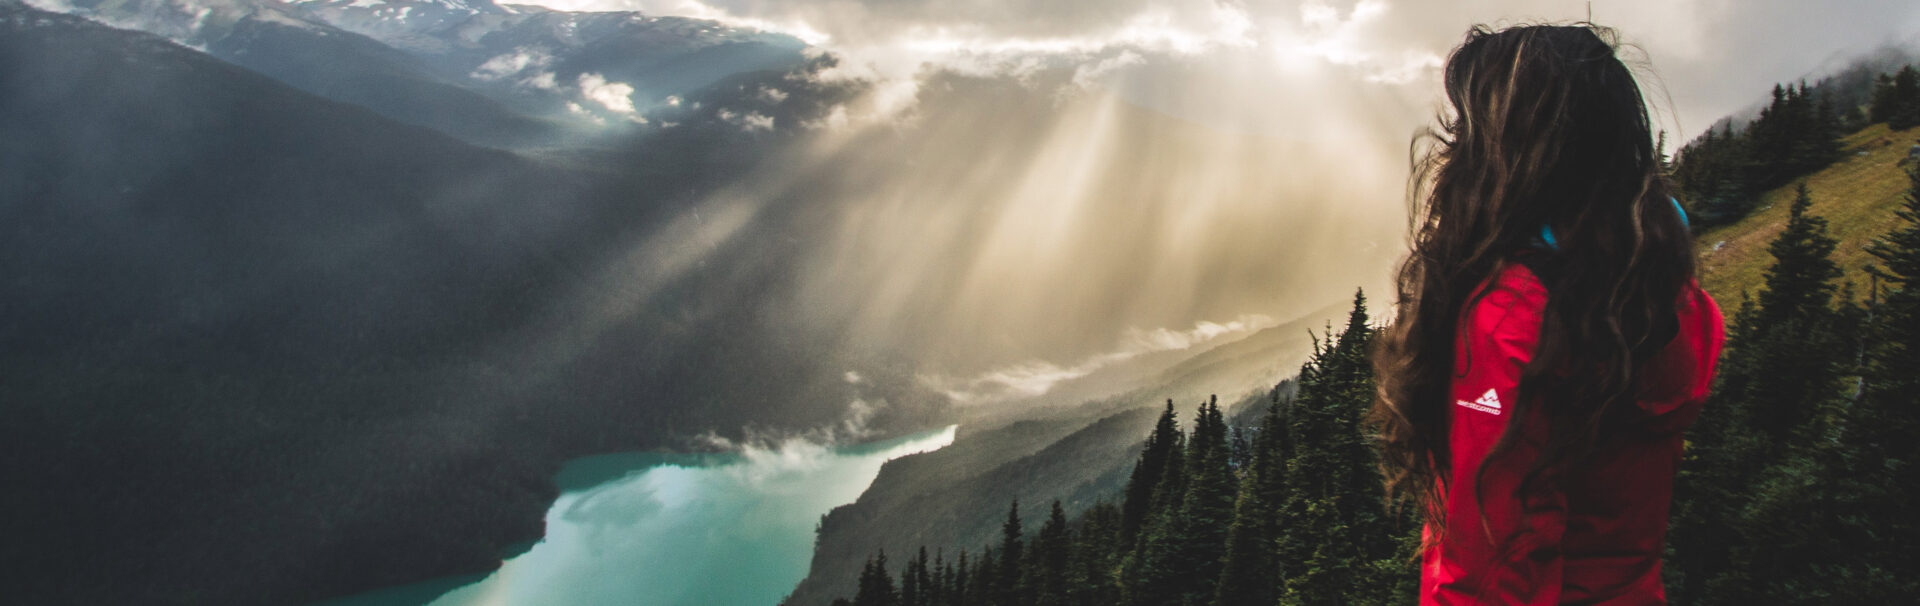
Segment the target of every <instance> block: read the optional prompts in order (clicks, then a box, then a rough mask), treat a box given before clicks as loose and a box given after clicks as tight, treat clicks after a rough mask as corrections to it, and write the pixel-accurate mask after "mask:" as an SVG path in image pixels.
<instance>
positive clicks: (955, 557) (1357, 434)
mask: <svg viewBox="0 0 1920 606" xmlns="http://www.w3.org/2000/svg"><path fill="white" fill-rule="evenodd" d="M1372 334H1373V329H1372V328H1371V327H1369V326H1368V324H1367V313H1366V307H1365V300H1364V299H1363V298H1361V297H1359V296H1356V297H1355V300H1354V306H1353V309H1352V312H1351V314H1350V315H1349V319H1348V322H1347V324H1346V326H1345V329H1344V330H1342V331H1341V332H1340V333H1339V334H1338V335H1337V336H1334V335H1328V337H1327V339H1326V340H1325V341H1323V342H1321V343H1319V344H1317V345H1316V346H1315V348H1314V354H1313V356H1312V359H1311V360H1310V361H1309V362H1308V363H1307V364H1306V365H1305V366H1303V367H1302V368H1301V369H1300V375H1299V377H1298V386H1297V395H1295V396H1293V397H1287V398H1282V397H1281V393H1282V389H1281V388H1278V387H1276V388H1275V390H1274V391H1273V392H1272V393H1271V394H1270V396H1269V397H1268V398H1266V404H1265V406H1264V410H1265V412H1264V414H1262V415H1260V416H1259V417H1258V421H1257V424H1255V425H1254V426H1251V427H1240V428H1231V427H1229V426H1228V424H1227V421H1226V416H1225V415H1224V413H1222V411H1221V408H1220V406H1219V404H1218V402H1217V400H1208V401H1206V402H1203V403H1202V404H1201V405H1200V406H1199V408H1198V409H1197V410H1196V411H1195V412H1194V415H1193V420H1192V421H1191V422H1190V423H1188V426H1189V429H1188V430H1187V431H1185V432H1183V431H1181V429H1180V423H1179V421H1178V416H1179V414H1178V412H1177V411H1176V410H1175V407H1174V404H1173V402H1172V401H1169V402H1168V403H1167V406H1166V408H1165V409H1164V410H1162V411H1161V413H1160V416H1159V419H1158V420H1157V421H1156V423H1155V425H1154V427H1153V430H1152V431H1151V433H1150V434H1149V435H1148V437H1147V441H1146V443H1145V444H1144V445H1143V446H1142V447H1141V448H1140V450H1139V451H1138V455H1137V457H1136V459H1135V461H1134V464H1133V469H1132V472H1131V474H1130V476H1129V477H1128V479H1127V482H1126V484H1125V486H1124V487H1123V488H1122V489H1120V490H1119V491H1117V493H1116V495H1115V497H1114V498H1115V500H1114V501H1109V502H1102V503H1098V504H1095V505H1093V506H1091V507H1089V508H1087V509H1085V511H1084V512H1082V513H1081V514H1080V515H1078V516H1076V517H1074V518H1073V519H1068V518H1067V516H1065V515H1064V513H1063V509H1062V507H1061V505H1060V503H1059V502H1058V501H1055V502H1053V503H1051V505H1050V507H1049V508H1048V509H1047V510H1045V511H1046V512H1047V513H1046V514H1045V517H1044V518H1042V521H1041V522H1039V523H1038V524H1037V525H1035V524H1032V523H1030V522H1028V521H1025V520H1023V518H1022V517H1021V509H1020V506H1019V503H1018V502H1017V501H1016V502H1015V503H1014V504H1013V505H1012V507H1011V508H1010V509H1009V510H1008V511H1007V514H1006V516H1005V518H1004V522H1002V524H1001V531H1000V533H999V537H998V540H997V541H993V542H991V543H990V544H986V545H979V546H934V547H933V548H932V549H933V551H932V552H931V553H933V557H932V559H929V557H928V556H927V553H928V552H927V549H926V548H922V549H919V550H918V551H916V552H914V553H910V554H896V556H895V559H894V560H891V561H902V560H901V558H902V557H904V561H903V563H902V564H900V565H899V566H898V568H894V567H893V564H890V560H889V559H888V558H887V557H886V554H884V553H878V554H874V555H873V556H872V557H870V558H869V559H868V561H867V565H866V567H865V569H864V570H863V571H862V572H861V574H860V578H859V580H858V583H857V590H856V593H855V595H853V596H849V597H848V598H845V599H843V600H841V601H837V602H836V604H839V603H847V604H853V605H856V606H896V605H897V606H926V605H974V604H980V605H1009V606H1012V605H1027V604H1036V605H1037V604H1046V605H1058V604H1087V605H1095V604H1102V605H1104V604H1135V605H1142V606H1146V605H1159V604H1234V605H1237V604H1272V603H1282V604H1337V603H1383V602H1405V601H1408V600H1410V599H1411V598H1412V596H1413V591H1414V589H1415V587H1416V581H1415V576H1414V567H1413V562H1412V559H1411V558H1412V556H1413V554H1414V549H1415V548H1416V546H1417V542H1418V537H1417V528H1418V524H1417V520H1415V519H1412V518H1410V517H1408V516H1407V515H1405V513H1404V512H1393V511H1389V510H1388V508H1387V507H1386V504H1385V502H1384V500H1383V499H1382V498H1381V495H1382V486H1381V480H1380V475H1379V472H1378V470H1377V469H1376V465H1377V462H1376V459H1375V456H1374V454H1373V451H1372V447H1371V445H1370V443H1369V440H1368V438H1367V431H1366V428H1365V427H1364V426H1363V423H1362V419H1363V417H1364V416H1365V413H1366V409H1367V407H1368V406H1369V404H1370V403H1371V398H1372V394H1373V388H1372V371H1371V365H1370V363H1369V361H1368V351H1369V344H1370V342H1371V339H1372ZM1236 436H1239V437H1241V438H1243V439H1235V437H1236ZM1027 511H1028V516H1030V517H1038V516H1035V515H1034V513H1033V510H1032V509H1028V510H1027ZM896 571H897V575H898V576H897V579H896V576H895V575H896Z"/></svg>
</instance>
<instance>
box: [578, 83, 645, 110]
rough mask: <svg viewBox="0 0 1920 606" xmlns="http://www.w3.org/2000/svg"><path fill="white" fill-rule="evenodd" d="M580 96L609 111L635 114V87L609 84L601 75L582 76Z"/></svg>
mask: <svg viewBox="0 0 1920 606" xmlns="http://www.w3.org/2000/svg"><path fill="white" fill-rule="evenodd" d="M580 95H581V96H582V97H586V98H587V100H589V101H593V102H594V103H598V104H600V106H601V107H605V108H607V109H608V110H611V111H615V112H619V113H622V114H632V113H634V110H633V87H632V86H630V85H627V84H623V83H620V82H608V81H607V79H606V78H604V77H601V76H600V74H594V73H585V74H580Z"/></svg>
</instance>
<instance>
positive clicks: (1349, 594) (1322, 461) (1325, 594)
mask: <svg viewBox="0 0 1920 606" xmlns="http://www.w3.org/2000/svg"><path fill="white" fill-rule="evenodd" d="M1372 335H1373V331H1372V329H1371V328H1370V327H1369V326H1368V325H1367V311H1366V296H1365V295H1364V293H1355V294H1354V303H1353V311H1352V312H1351V313H1349V314H1348V318H1347V326H1346V328H1345V330H1343V331H1341V333H1340V335H1339V337H1338V338H1337V339H1336V338H1334V337H1333V336H1332V335H1329V336H1328V338H1327V339H1326V340H1325V341H1324V342H1322V343H1317V344H1316V346H1315V352H1314V355H1313V357H1312V359H1311V360H1309V361H1308V362H1307V364H1306V365H1305V366H1303V367H1301V369H1300V393H1299V397H1298V398H1297V399H1296V400H1295V402H1294V405H1293V407H1292V408H1291V409H1290V410H1289V414H1288V420H1289V427H1288V433H1290V434H1291V435H1292V436H1293V439H1294V441H1295V443H1294V455H1293V458H1292V460H1290V461H1289V462H1288V466H1287V478H1288V480H1289V485H1288V494H1287V500H1286V502H1285V503H1284V504H1283V505H1282V509H1281V511H1282V516H1283V519H1284V520H1285V521H1286V522H1285V523H1286V526H1285V527H1283V528H1282V529H1281V532H1280V540H1279V542H1278V549H1277V552H1278V554H1279V558H1280V562H1281V571H1282V574H1281V576H1282V578H1283V579H1284V581H1283V586H1282V588H1281V602H1282V603H1287V604H1335V603H1347V602H1353V601H1356V598H1359V597H1361V596H1365V595H1372V594H1373V593H1375V592H1376V591H1378V588H1379V587H1380V586H1381V585H1382V584H1386V585H1392V584H1393V583H1392V582H1391V580H1390V579H1381V578H1377V577H1375V575H1374V573H1375V571H1376V570H1378V569H1379V567H1378V566H1376V562H1377V561H1379V560H1381V559H1384V558H1387V557H1390V556H1391V555H1392V554H1393V553H1394V551H1395V548H1396V547H1397V546H1398V544H1397V542H1396V541H1395V538H1396V535H1395V532H1394V531H1395V526H1396V525H1395V524H1394V523H1393V522H1392V520H1390V519H1389V518H1388V516H1387V513H1386V508H1385V506H1384V503H1383V501H1382V498H1381V495H1382V494H1383V490H1384V489H1383V488H1382V482H1381V478H1380V474H1379V469H1378V465H1377V464H1378V458H1377V455H1376V454H1375V453H1374V452H1373V450H1372V447H1371V445H1370V444H1368V442H1367V441H1366V440H1365V438H1364V437H1363V434H1362V426H1361V422H1362V419H1363V417H1364V416H1365V414H1366V409H1367V407H1368V406H1369V404H1370V403H1371V402H1372V398H1373V377H1372V365H1371V363H1370V361H1369V358H1368V354H1369V350H1370V347H1371V342H1372Z"/></svg>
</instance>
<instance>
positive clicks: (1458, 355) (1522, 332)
mask: <svg viewBox="0 0 1920 606" xmlns="http://www.w3.org/2000/svg"><path fill="white" fill-rule="evenodd" d="M1489 283H1490V286H1489V287H1488V288H1490V290H1489V291H1488V293H1487V294H1486V296H1485V297H1483V298H1481V299H1480V300H1479V302H1477V303H1475V304H1474V305H1472V306H1471V307H1470V308H1469V309H1467V310H1466V311H1465V313H1464V314H1463V315H1462V322H1461V330H1460V331H1459V337H1458V338H1457V339H1456V341H1455V345H1454V348H1455V349H1454V352H1455V353H1454V359H1455V360H1456V362H1455V367H1454V380H1453V389H1452V399H1453V405H1452V406H1449V407H1448V410H1449V411H1450V412H1449V416H1450V417H1451V422H1450V424H1449V432H1450V434H1451V444H1452V450H1451V453H1452V460H1451V461H1450V462H1449V465H1450V469H1451V471H1452V481H1451V483H1450V485H1447V486H1443V490H1444V492H1445V495H1446V505H1445V507H1446V511H1447V521H1448V522H1447V524H1448V529H1447V532H1446V533H1445V536H1444V538H1443V540H1441V541H1438V542H1434V541H1431V540H1430V541H1429V545H1428V547H1427V550H1426V553H1425V555H1424V561H1423V563H1422V566H1421V578H1420V603H1421V604H1423V605H1426V604H1663V603H1665V602H1666V597H1665V593H1664V591H1663V590H1662V588H1661V584H1660V555H1661V551H1662V545H1663V542H1664V541H1665V538H1666V532H1667V511H1668V507H1669V505H1670V504H1671V501H1672V499H1673V474H1674V470H1675V468H1676V467H1678V465H1679V463H1680V451H1681V433H1682V431H1683V430H1685V429H1686V427H1687V425H1689V424H1691V423H1692V422H1693V419H1694V418H1695V417H1696V416H1698V415H1699V414H1700V403H1701V401H1702V400H1704V399H1705V398H1706V396H1707V389H1708V385H1709V383H1710V382H1711V380H1712V378H1713V372H1714V363H1715V361H1716V360H1718V359H1719V357H1720V347H1721V344H1722V342H1723V340H1724V338H1725V336H1724V334H1723V327H1722V325H1721V316H1720V308H1719V307H1718V306H1717V305H1715V304H1714V302H1713V299H1712V298H1710V297H1708V296H1707V293H1706V292H1705V291H1702V290H1700V288H1699V286H1698V284H1692V285H1689V287H1688V288H1687V289H1685V290H1684V291H1683V293H1682V295H1681V298H1680V301H1679V305H1678V306H1677V307H1676V309H1675V311H1676V316H1677V319H1678V321H1679V327H1678V328H1679V330H1678V333H1677V334H1676V335H1675V336H1674V337H1673V340H1672V341H1670V342H1668V343H1667V345H1666V347H1665V348H1664V349H1662V350H1660V352H1659V353H1657V354H1655V356H1654V357H1653V358H1652V359H1650V360H1649V361H1648V362H1647V363H1646V366H1645V368H1646V369H1647V370H1648V372H1649V373H1650V374H1648V375H1645V376H1644V377H1643V378H1642V384H1641V386H1640V393H1641V394H1642V396H1641V397H1642V399H1641V400H1640V401H1639V408H1640V412H1641V413H1642V414H1644V415H1646V417H1645V419H1644V420H1645V423H1644V424H1635V427H1636V430H1635V431H1636V432H1643V433H1644V435H1636V436H1630V437H1629V438H1628V439H1619V440H1610V441H1608V442H1607V444H1608V445H1607V446H1603V450H1601V451H1600V452H1597V453H1595V454H1594V456H1593V457H1592V458H1591V459H1589V460H1590V461H1592V462H1591V463H1586V464H1582V465H1581V466H1580V467H1577V468H1575V469H1574V470H1572V471H1570V472H1568V473H1566V474H1565V475H1563V476H1561V479H1560V481H1558V482H1555V483H1553V484H1554V486H1551V487H1547V488H1545V489H1540V490H1533V491H1532V492H1531V493H1530V494H1527V495H1525V496H1524V497H1523V498H1515V497H1514V492H1513V491H1514V487H1515V486H1516V485H1517V484H1518V483H1519V481H1520V479H1521V477H1522V476H1523V475H1524V474H1525V473H1526V472H1527V470H1528V469H1529V468H1530V466H1531V465H1532V463H1533V461H1534V459H1535V458H1536V457H1537V456H1538V454H1539V452H1540V450H1541V446H1542V444H1543V443H1544V442H1545V440H1546V439H1547V437H1546V435H1545V434H1546V423H1545V420H1544V419H1543V418H1542V417H1541V415H1529V416H1530V418H1531V420H1530V422H1528V424H1527V426H1526V427H1525V428H1524V433H1522V434H1521V435H1520V439H1519V440H1518V441H1517V442H1515V443H1514V445H1513V448H1512V449H1511V450H1509V451H1507V452H1506V453H1505V455H1504V456H1502V457H1499V458H1497V459H1495V460H1494V463H1493V465H1492V466H1491V467H1488V468H1487V471H1486V475H1485V476H1484V477H1482V478H1481V484H1482V485H1481V486H1478V487H1476V486H1475V474H1476V472H1477V471H1478V470H1479V467H1480V462H1481V461H1482V460H1483V459H1484V458H1485V457H1486V454H1487V451H1488V449H1490V448H1492V447H1493V444H1494V442H1495V441H1497V440H1499V438H1500V433H1501V432H1502V431H1503V430H1505V429H1506V427H1507V422H1508V420H1509V418H1510V417H1511V415H1509V414H1506V410H1505V407H1504V406H1503V405H1502V403H1503V402H1510V401H1512V400H1513V398H1514V397H1515V395H1514V389H1515V387H1516V386H1517V385H1518V383H1519V380H1520V372H1521V369H1522V368H1523V367H1525V366H1526V364H1527V361H1528V360H1529V359H1531V358H1532V356H1533V351H1534V345H1535V343H1536V342H1537V341H1538V340H1539V331H1540V322H1541V313H1542V310H1543V309H1544V307H1545V305H1546V302H1547V290H1546V288H1545V287H1544V286H1542V285H1541V283H1540V280H1539V279H1538V278H1536V277H1534V274H1533V272H1532V271H1531V270H1529V269H1527V268H1526V266H1524V265H1521V264H1518V263H1514V264H1510V265H1509V266H1508V267H1507V268H1506V269H1505V270H1503V271H1502V272H1501V273H1500V275H1498V276H1496V277H1495V278H1494V279H1493V280H1490V281H1489ZM1546 405H1549V406H1550V405H1551V403H1548V404H1546ZM1639 428H1644V429H1639ZM1536 484H1538V483H1536ZM1475 488H1479V494H1480V496H1481V498H1480V499H1476V498H1475V497H1474V490H1475ZM1482 513H1484V514H1485V518H1484V519H1485V524H1484V525H1483V524H1482V517H1481V514H1482ZM1428 536H1429V537H1430V538H1431V536H1432V533H1431V528H1429V535H1428ZM1490 536H1491V537H1492V539H1491V540H1490V539H1489V537H1490ZM1501 537H1511V542H1510V543H1507V544H1505V545H1502V543H1501V541H1500V538H1501ZM1503 547H1504V548H1503Z"/></svg>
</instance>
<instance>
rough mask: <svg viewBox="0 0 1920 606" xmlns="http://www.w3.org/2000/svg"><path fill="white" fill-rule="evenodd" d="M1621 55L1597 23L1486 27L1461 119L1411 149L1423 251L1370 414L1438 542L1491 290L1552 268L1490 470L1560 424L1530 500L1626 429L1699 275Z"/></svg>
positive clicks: (1464, 51)
mask: <svg viewBox="0 0 1920 606" xmlns="http://www.w3.org/2000/svg"><path fill="white" fill-rule="evenodd" d="M1617 50H1618V42H1617V37H1616V35H1615V33H1614V32H1613V31H1612V30H1610V29H1607V28H1602V27H1598V26H1594V25H1591V24H1578V25H1568V26H1551V25H1532V26H1519V27H1511V28H1507V29H1502V30H1498V31H1494V30H1491V29H1488V28H1486V27H1484V26H1481V27H1475V28H1474V29H1472V30H1471V31H1469V32H1468V33H1467V37H1466V40H1465V41H1464V42H1462V43H1461V44H1460V46H1459V47H1458V48H1455V49H1454V51H1453V53H1452V55H1451V56H1450V57H1448V59H1447V62H1446V67H1445V68H1444V82H1445V86H1446V95H1447V101H1448V103H1449V105H1450V107H1449V109H1450V115H1442V116H1441V117H1440V119H1439V127H1438V128H1437V129H1434V130H1429V131H1428V132H1426V133H1424V134H1422V135H1420V136H1417V137H1415V138H1414V144H1413V154H1412V155H1413V156H1414V157H1415V158H1416V160H1415V162H1414V177H1413V180H1412V182H1411V184H1410V188H1409V191H1410V194H1409V196H1408V198H1409V205H1410V209H1409V210H1410V215H1409V216H1410V225H1409V231H1410V232H1411V238H1412V242H1411V247H1412V252H1411V254H1410V255H1409V256H1408V257H1407V259H1406V262H1405V263H1404V264H1403V265H1401V267H1400V272H1399V275H1398V278H1397V288H1398V291H1399V292H1398V295H1399V298H1398V300H1397V301H1396V303H1395V306H1394V308H1393V311H1392V314H1391V320H1390V321H1389V323H1388V324H1387V326H1386V327H1385V328H1384V329H1383V332H1382V338H1380V339H1379V340H1378V341H1377V344H1376V347H1377V349H1376V350H1375V352H1374V369H1375V374H1376V377H1377V378H1378V393H1377V394H1376V398H1375V401H1374V404H1373V411H1372V415H1371V419H1372V421H1373V423H1374V424H1375V426H1376V428H1377V429H1378V430H1379V431H1380V434H1381V439H1382V445H1381V451H1382V458H1381V462H1382V471H1383V473H1384V474H1385V479H1386V483H1387V487H1388V493H1389V495H1390V496H1391V497H1394V498H1398V499H1409V500H1411V501H1412V502H1414V503H1415V504H1417V505H1419V506H1420V508H1421V510H1422V511H1423V512H1424V513H1425V514H1426V515H1427V516H1428V520H1429V522H1431V523H1434V524H1435V525H1436V528H1437V529H1439V530H1441V531H1444V530H1445V528H1446V525H1447V520H1446V519H1445V513H1444V512H1445V508H1444V494H1445V493H1444V492H1443V490H1444V489H1443V485H1444V484H1445V483H1448V482H1451V481H1452V480H1453V478H1450V477H1449V474H1448V469H1449V464H1448V461H1449V459H1448V457H1449V453H1448V439H1447V436H1448V427H1447V419H1448V415H1447V412H1448V410H1447V408H1448V405H1449V393H1448V392H1449V388H1450V384H1451V381H1452V379H1453V378H1454V376H1453V369H1454V342H1455V339H1456V338H1457V335H1456V331H1457V330H1458V328H1459V327H1458V324H1459V320H1460V319H1461V317H1462V312H1463V310H1464V309H1466V308H1467V307H1468V306H1469V305H1471V304H1472V303H1473V302H1474V300H1475V299H1476V297H1477V296H1480V295H1481V294H1484V293H1481V292H1478V289H1477V287H1478V286H1479V285H1481V284H1483V283H1485V282H1486V281H1487V280H1488V279H1490V277H1491V276H1494V275H1496V274H1498V273H1499V272H1500V271H1502V270H1503V269H1504V268H1506V266H1507V265H1508V264H1511V263H1516V262H1519V259H1521V258H1522V257H1523V256H1525V255H1533V256H1532V257H1530V258H1529V261H1530V262H1529V263H1528V264H1529V265H1536V264H1535V263H1533V261H1538V262H1540V264H1543V265H1544V266H1548V267H1551V268H1552V271H1538V272H1536V274H1537V275H1540V277H1541V280H1542V282H1543V283H1544V284H1545V286H1546V287H1547V291H1548V292H1549V293H1550V295H1549V297H1548V302H1547V304H1546V308H1545V312H1544V314H1543V315H1544V319H1543V322H1542V326H1541V327H1540V339H1539V345H1538V349H1537V350H1536V352H1535V354H1534V357H1533V359H1532V361H1531V362H1530V363H1528V364H1527V366H1526V368H1525V369H1523V370H1522V373H1521V381H1520V385H1519V397H1518V398H1516V401H1514V402H1512V403H1510V404H1509V405H1508V406H1509V414H1510V415H1511V416H1510V417H1509V419H1510V420H1509V421H1508V425H1507V429H1506V431H1505V433H1503V434H1502V435H1501V436H1500V439H1499V441H1498V442H1497V443H1496V444H1495V445H1494V447H1493V449H1492V450H1491V452H1490V453H1489V454H1488V456H1487V458H1486V459H1485V460H1484V461H1483V462H1482V463H1481V466H1480V468H1479V471H1478V473H1479V474H1484V473H1485V471H1486V469H1487V463H1488V462H1490V461H1494V460H1495V459H1497V458H1499V457H1501V456H1503V455H1505V454H1506V453H1508V452H1509V451H1510V450H1511V449H1512V447H1513V444H1514V442H1515V440H1516V439H1517V438H1518V437H1519V432H1518V428H1520V427H1523V426H1525V425H1527V423H1526V421H1527V420H1528V419H1531V418H1532V417H1531V415H1546V419H1547V421H1548V423H1547V427H1548V428H1549V432H1550V434H1549V438H1550V442H1549V444H1548V445H1547V446H1546V447H1545V450H1544V452H1543V453H1542V455H1541V457H1540V458H1538V459H1537V460H1535V461H1534V462H1533V463H1532V465H1531V467H1530V468H1529V469H1530V471H1529V472H1528V473H1527V474H1526V475H1525V476H1524V478H1523V480H1522V482H1521V483H1520V488H1519V491H1520V492H1525V491H1528V490H1532V489H1534V488H1537V487H1539V486H1540V484H1539V483H1540V482H1552V481H1555V478H1556V477H1557V476H1558V473H1560V472H1561V471H1564V470H1566V469H1568V468H1569V467H1570V466H1573V465H1577V464H1578V463H1579V462H1580V460H1581V459H1582V458H1583V457H1584V456H1586V455H1588V454H1590V453H1592V452H1593V451H1594V449H1595V448H1596V447H1597V446H1599V445H1601V444H1602V443H1603V442H1604V441H1605V440H1607V439H1608V438H1609V436H1610V435H1616V434H1618V433H1619V432H1617V431H1613V430H1614V429H1617V427H1616V425H1617V424H1618V423H1623V422H1630V419H1631V414H1630V412H1631V411H1632V410H1634V409H1635V406H1634V399H1635V386H1636V378H1637V376H1638V375H1639V374H1640V373H1641V369H1640V368H1639V367H1640V362H1641V361H1642V360H1643V359H1644V358H1645V357H1646V354H1647V353H1648V352H1647V351H1646V350H1648V349H1649V347H1648V346H1649V345H1650V344H1651V345H1658V343H1654V342H1655V341H1659V340H1660V339H1659V337H1658V336H1656V335H1655V333H1656V332H1658V330H1659V329H1658V328H1657V327H1658V326H1659V325H1660V323H1661V322H1663V321H1664V322H1667V323H1668V325H1669V326H1670V325H1671V322H1670V320H1671V318H1672V317H1673V313H1674V307H1675V304H1676V301H1677V299H1678V297H1679V295H1680V293H1681V291H1682V289H1683V288H1685V287H1686V285H1687V284H1688V283H1689V282H1690V281H1691V280H1692V278H1693V274H1694V256H1693V237H1692V235H1691V234H1690V233H1689V231H1688V229H1687V227H1686V225H1685V222H1684V221H1683V220H1682V219H1681V218H1679V217H1678V216H1677V215H1676V212H1675V206H1674V205H1673V204H1672V203H1671V202H1670V201H1669V200H1670V198H1669V195H1670V194H1669V191H1668V185H1667V183H1666V182H1665V181H1664V179H1663V176H1662V167H1661V156H1660V155H1659V153H1660V152H1659V150H1656V149H1655V148H1654V141H1653V133H1652V132H1651V131H1652V127H1651V120H1650V118H1649V115H1648V112H1647V104H1646V101H1645V100H1644V98H1643V96H1642V92H1641V88H1640V86H1639V84H1638V83H1636V82H1635V81H1634V75H1633V72H1632V70H1630V69H1629V68H1628V67H1627V65H1626V64H1625V63H1624V62H1622V61H1621V60H1620V58H1619V57H1618V56H1617ZM1543 226H1545V227H1547V228H1548V229H1551V233H1552V235H1553V236H1554V237H1553V238H1552V239H1553V240H1554V241H1555V242H1556V243H1557V246H1556V247H1553V248H1552V249H1551V250H1548V249H1547V247H1545V246H1543V245H1542V242H1541V240H1542V238H1541V233H1542V227H1543ZM1663 319H1665V320H1663ZM1479 484H1480V482H1479V481H1478V478H1477V477H1476V481H1475V485H1479ZM1479 496H1480V498H1482V499H1490V498H1517V497H1518V495H1479ZM1402 502H1404V501H1402Z"/></svg>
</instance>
